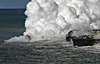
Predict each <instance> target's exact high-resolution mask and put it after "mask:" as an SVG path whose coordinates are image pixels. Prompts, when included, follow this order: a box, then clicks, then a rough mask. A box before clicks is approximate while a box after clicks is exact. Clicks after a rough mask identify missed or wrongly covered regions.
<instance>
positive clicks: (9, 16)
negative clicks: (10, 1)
mask: <svg viewBox="0 0 100 64" xmlns="http://www.w3.org/2000/svg"><path fill="white" fill-rule="evenodd" d="M24 12H25V9H0V43H3V40H5V39H9V38H11V37H14V36H19V35H22V33H23V32H24V30H25V28H24V23H25V18H26V16H25V15H24Z"/></svg>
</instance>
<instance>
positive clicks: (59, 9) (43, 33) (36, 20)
mask: <svg viewBox="0 0 100 64" xmlns="http://www.w3.org/2000/svg"><path fill="white" fill-rule="evenodd" d="M99 6H100V0H31V1H30V2H29V3H28V4H27V7H26V11H25V15H27V18H26V21H25V28H26V31H25V32H24V33H23V36H20V37H13V38H11V39H9V40H5V42H29V41H30V42H32V41H36V40H43V39H48V38H54V37H57V38H58V37H65V35H66V33H67V32H68V31H69V30H72V29H78V30H88V29H95V28H96V29H97V28H100V26H99V25H100V7H99Z"/></svg>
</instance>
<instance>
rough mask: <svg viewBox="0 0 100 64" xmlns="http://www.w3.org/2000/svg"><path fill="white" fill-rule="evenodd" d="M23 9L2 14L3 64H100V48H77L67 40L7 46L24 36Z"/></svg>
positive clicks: (0, 45) (0, 56)
mask: <svg viewBox="0 0 100 64" xmlns="http://www.w3.org/2000/svg"><path fill="white" fill-rule="evenodd" d="M24 11H25V10H24V9H20V10H17V9H16V10H0V64H100V47H99V44H98V45H95V46H92V47H91V46H85V47H74V46H73V44H72V42H66V40H65V39H52V40H42V41H35V42H16V43H4V40H6V39H9V38H11V37H14V36H20V35H23V32H24V31H25V27H24V22H25V18H26V16H25V15H24Z"/></svg>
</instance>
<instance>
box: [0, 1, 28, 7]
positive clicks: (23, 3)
mask: <svg viewBox="0 0 100 64" xmlns="http://www.w3.org/2000/svg"><path fill="white" fill-rule="evenodd" d="M29 1H30V0H0V8H25V7H26V4H27V3H28V2H29Z"/></svg>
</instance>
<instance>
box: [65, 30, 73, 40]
mask: <svg viewBox="0 0 100 64" xmlns="http://www.w3.org/2000/svg"><path fill="white" fill-rule="evenodd" d="M72 34H73V30H71V31H69V32H68V34H66V41H71V38H72Z"/></svg>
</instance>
